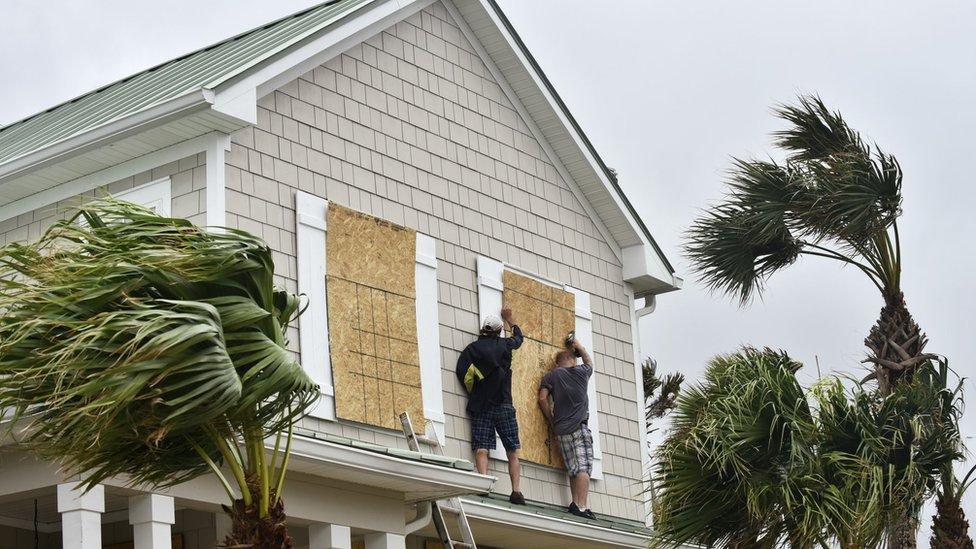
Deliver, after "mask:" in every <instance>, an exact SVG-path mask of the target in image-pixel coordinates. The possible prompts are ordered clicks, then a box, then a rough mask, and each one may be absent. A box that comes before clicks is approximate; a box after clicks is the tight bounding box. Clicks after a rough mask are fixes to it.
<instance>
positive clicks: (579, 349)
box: [572, 339, 593, 366]
mask: <svg viewBox="0 0 976 549" xmlns="http://www.w3.org/2000/svg"><path fill="white" fill-rule="evenodd" d="M572 347H573V350H574V351H576V355H577V356H579V357H580V358H582V359H583V364H589V365H591V366H592V365H593V362H592V359H591V358H590V353H588V352H586V347H584V346H583V344H582V343H580V340H578V339H573V345H572Z"/></svg>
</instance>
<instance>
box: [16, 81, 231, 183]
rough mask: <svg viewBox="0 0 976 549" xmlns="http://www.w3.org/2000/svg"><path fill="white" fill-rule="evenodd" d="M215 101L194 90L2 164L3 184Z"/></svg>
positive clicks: (210, 94)
mask: <svg viewBox="0 0 976 549" xmlns="http://www.w3.org/2000/svg"><path fill="white" fill-rule="evenodd" d="M213 99H214V94H213V93H212V92H210V91H208V90H203V89H197V90H193V91H191V92H188V93H186V94H184V95H181V96H179V97H176V98H174V99H170V100H169V101H166V102H164V103H160V104H158V105H154V106H152V107H149V108H148V109H145V110H142V111H139V112H137V113H134V114H131V115H129V116H125V117H123V118H119V119H117V120H114V121H112V122H109V123H107V124H104V125H102V126H98V127H97V128H94V129H91V130H88V131H86V132H84V133H81V134H78V135H74V136H71V137H68V138H66V139H62V140H61V141H58V142H56V143H53V144H51V145H48V146H46V147H44V148H41V149H37V150H34V151H31V152H30V153H27V154H25V155H22V156H19V157H17V158H14V159H11V160H9V161H7V162H5V163H3V164H0V184H3V182H4V181H9V180H11V179H14V178H16V177H18V176H20V175H23V174H25V173H26V172H28V171H33V170H37V169H39V168H43V167H44V166H48V165H50V164H53V163H56V162H60V161H61V160H64V159H65V158H68V157H70V156H75V155H78V154H81V153H83V152H85V151H88V150H91V149H94V148H96V147H100V146H102V145H105V144H107V143H109V142H113V141H118V140H120V139H122V138H124V137H127V136H129V135H132V134H135V133H138V132H141V131H145V130H146V129H148V128H150V127H153V126H158V125H160V124H163V123H165V122H168V121H170V120H173V119H176V118H181V117H184V116H186V115H188V114H191V113H193V112H196V111H199V110H202V109H205V108H207V107H209V106H210V104H211V103H212V102H213Z"/></svg>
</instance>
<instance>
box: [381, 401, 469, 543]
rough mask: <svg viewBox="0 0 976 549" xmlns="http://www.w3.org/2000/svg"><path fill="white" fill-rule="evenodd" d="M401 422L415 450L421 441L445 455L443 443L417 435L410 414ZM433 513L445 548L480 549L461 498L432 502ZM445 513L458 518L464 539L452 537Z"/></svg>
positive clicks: (403, 414)
mask: <svg viewBox="0 0 976 549" xmlns="http://www.w3.org/2000/svg"><path fill="white" fill-rule="evenodd" d="M400 423H401V424H402V425H403V434H404V435H405V436H406V437H407V446H408V447H409V448H410V449H411V450H413V451H414V452H419V451H420V443H421V442H423V443H425V444H430V445H431V446H432V448H433V452H432V453H433V454H435V455H438V456H442V455H444V453H443V451H442V450H441V445H440V443H438V442H437V441H436V440H433V439H430V438H428V437H426V436H420V435H417V433H416V432H415V431H414V430H413V423H412V422H411V421H410V414H408V413H407V412H403V413H402V414H400ZM430 506H431V513H432V515H433V519H434V526H435V527H436V528H437V535H438V536H439V537H440V539H441V543H442V544H444V549H478V546H477V545H476V544H475V542H474V534H473V533H472V532H471V525H470V524H468V517H467V515H465V514H464V507H463V506H462V505H461V498H459V497H457V496H455V497H453V498H448V499H444V500H440V501H432V502H430ZM445 515H451V516H453V517H455V518H456V519H457V523H458V529H459V530H460V531H461V538H462V539H463V540H464V541H456V540H453V539H451V531H450V529H449V528H448V527H447V522H446V521H445V520H444V516H445Z"/></svg>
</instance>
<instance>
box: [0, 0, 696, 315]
mask: <svg viewBox="0 0 976 549" xmlns="http://www.w3.org/2000/svg"><path fill="white" fill-rule="evenodd" d="M432 1H433V0H332V1H329V2H325V3H323V4H319V5H316V6H313V7H311V8H309V9H306V10H304V11H301V12H298V13H295V14H293V15H289V16H287V17H283V18H281V19H278V20H276V21H273V22H271V23H268V24H266V25H263V26H261V27H259V28H256V29H253V30H250V31H248V32H245V33H242V34H239V35H237V36H234V37H232V38H229V39H227V40H223V41H221V42H218V43H216V44H213V45H211V46H209V47H206V48H203V49H200V50H197V51H195V52H192V53H189V54H186V55H183V56H181V57H179V58H177V59H174V60H172V61H168V62H166V63H162V64H160V65H157V66H155V67H152V68H150V69H147V70H145V71H142V72H140V73H137V74H135V75H133V76H130V77H128V78H125V79H122V80H119V81H117V82H114V83H112V84H108V85H106V86H103V87H102V88H99V89H98V90H95V91H93V92H90V93H87V94H84V95H82V96H79V97H77V98H75V99H73V100H71V101H68V102H65V103H62V104H60V105H57V106H55V107H52V108H50V109H48V110H46V111H44V112H42V113H38V114H35V115H33V116H30V117H28V118H25V119H23V120H20V121H18V122H14V123H12V124H9V125H7V126H4V127H0V195H3V196H0V202H2V200H3V199H7V200H8V201H9V200H14V199H17V198H20V197H23V196H26V195H29V194H31V193H36V192H39V191H41V190H44V189H45V188H50V187H51V186H53V185H59V184H61V182H64V181H70V180H71V179H72V178H77V177H80V176H81V175H83V174H84V173H91V172H93V171H95V170H97V169H101V168H104V167H105V166H106V165H110V162H113V161H114V162H118V161H120V160H119V159H117V158H116V157H117V156H119V154H121V153H126V154H128V157H127V158H132V157H136V156H139V155H140V154H146V152H148V149H147V147H149V146H161V145H159V144H158V143H161V142H165V143H167V144H172V143H174V142H176V140H179V139H189V138H192V137H194V136H196V135H201V134H203V133H206V132H208V131H218V132H229V131H233V130H234V129H236V128H238V127H241V125H244V124H247V123H254V121H255V120H256V118H255V116H256V114H254V109H255V108H256V107H255V101H254V98H255V97H256V96H258V97H259V96H260V95H261V93H259V92H265V93H266V92H267V91H270V89H269V88H268V86H269V85H270V84H271V83H273V82H277V83H279V84H280V83H284V82H286V81H288V80H290V79H291V78H293V77H294V76H297V75H298V74H301V73H302V72H305V71H307V70H310V68H311V67H309V66H307V62H308V61H309V60H310V58H312V57H314V55H313V53H312V52H311V51H310V49H314V46H316V45H317V44H318V43H319V42H324V41H326V40H325V39H326V38H329V37H330V36H331V35H332V34H333V30H335V31H336V32H335V34H336V35H339V34H342V38H339V37H336V38H335V43H341V42H342V40H346V39H351V38H352V37H353V36H354V35H353V34H348V35H347V34H343V33H344V32H345V29H342V31H341V32H340V30H339V29H341V28H342V27H343V26H344V25H346V24H347V21H354V20H360V19H362V20H368V22H364V23H363V25H364V27H365V28H367V29H368V28H370V25H376V24H380V23H381V22H387V23H388V22H389V21H390V20H391V18H394V17H397V16H398V14H401V13H405V12H408V11H410V10H416V9H419V8H420V7H423V6H426V5H428V4H430V3H432ZM443 1H444V3H445V6H447V7H448V8H449V11H451V12H452V14H454V15H455V18H457V19H459V22H461V21H464V23H465V24H466V26H467V28H468V31H467V32H468V33H470V34H471V35H472V36H471V37H470V38H471V40H472V43H476V46H477V47H479V48H482V49H481V51H482V55H483V56H484V57H486V58H487V59H486V61H488V60H490V61H491V62H492V63H493V64H494V66H495V67H496V70H498V71H499V72H500V73H501V75H500V76H501V79H502V80H504V81H505V82H507V83H509V84H511V86H510V89H511V90H512V93H514V95H516V96H517V99H518V101H519V102H520V103H521V104H522V105H524V108H525V110H526V111H527V113H526V115H527V117H528V118H529V119H531V120H533V121H534V123H535V125H536V126H537V127H538V131H539V133H541V134H542V135H543V137H544V141H545V142H547V143H549V144H551V146H552V150H553V154H554V156H555V157H556V158H557V159H558V160H559V162H557V163H558V164H560V165H561V166H564V169H565V171H566V172H567V173H566V175H567V176H568V177H569V178H570V179H572V180H573V181H575V182H576V183H577V185H578V187H579V189H580V191H581V192H582V195H583V200H582V201H583V204H584V208H586V209H587V212H588V213H589V214H590V215H591V217H593V218H594V220H598V221H599V223H598V226H599V227H600V228H601V232H603V233H604V235H605V236H606V237H607V238H608V240H610V241H612V242H614V243H615V244H616V245H617V246H618V250H617V251H615V253H617V254H618V257H619V258H621V260H622V262H623V264H624V279H625V280H627V281H628V282H631V283H632V284H633V286H634V289H635V293H636V294H637V295H638V296H641V295H647V294H656V293H662V292H666V291H671V290H675V289H678V288H680V286H681V279H680V278H678V277H677V276H675V274H674V273H675V271H674V267H673V266H672V265H671V263H670V262H669V261H668V259H667V258H666V257H665V255H664V253H663V251H662V250H661V248H660V246H658V244H657V242H656V241H655V240H654V238H653V236H652V235H651V233H650V231H649V230H648V229H647V226H646V225H645V224H644V222H643V220H642V219H641V218H640V216H639V215H638V214H637V211H636V209H635V208H634V206H633V205H632V203H631V202H630V201H629V200H628V199H627V196H626V195H625V194H624V192H623V190H622V189H621V187H620V184H619V182H618V181H617V178H616V175H615V174H614V173H613V172H612V171H611V170H610V169H609V168H608V167H607V165H606V163H605V162H604V161H603V159H602V158H601V157H600V156H599V154H598V153H597V152H596V149H595V148H594V147H593V145H592V143H591V142H590V140H589V139H588V138H587V137H586V135H585V134H584V133H583V131H582V128H581V127H580V125H579V123H578V122H577V121H576V119H575V118H574V117H573V116H572V114H571V113H570V111H569V109H568V108H567V106H566V104H565V103H564V102H563V100H562V98H560V97H559V95H558V94H557V93H556V91H555V88H554V87H553V85H552V83H551V82H550V81H549V80H548V78H546V76H545V74H544V73H543V72H542V69H541V68H540V67H539V64H538V62H537V61H536V60H535V58H534V57H533V56H532V55H531V53H529V51H528V49H527V48H526V46H525V44H524V42H523V41H522V39H521V38H520V37H519V36H518V34H517V33H516V32H515V29H514V28H513V26H512V24H511V22H510V21H509V20H508V18H507V17H505V15H504V13H503V12H502V11H501V9H500V8H499V6H498V4H497V3H496V2H495V0H443ZM360 15H362V17H359V16H360ZM350 32H351V31H350ZM335 43H334V44H333V45H335ZM293 57H294V58H296V59H297V61H296V62H295V63H294V64H292V65H291V66H289V67H287V70H285V67H286V66H287V65H288V64H289V63H291V59H292V58H293ZM299 68H302V69H303V70H302V71H301V72H298V73H295V72H294V71H295V70H296V69H299ZM265 73H268V74H273V76H267V75H266V74H265ZM289 75H291V76H289ZM285 76H289V78H287V79H285V80H282V78H284V77H285ZM252 82H257V84H253V85H252ZM272 89H273V88H272ZM242 90H250V93H249V94H248V95H242ZM222 98H225V99H222ZM242 98H243V99H242ZM235 102H236V103H235ZM237 109H242V110H237ZM192 113H197V115H198V119H196V120H189V119H185V117H187V116H189V115H190V114H192ZM173 119H181V120H184V119H185V120H186V121H185V122H183V123H182V125H181V126H180V127H177V128H175V131H167V132H164V133H165V135H164V136H163V139H160V138H159V136H158V135H153V136H151V137H152V139H148V138H147V139H144V140H142V141H141V142H138V143H136V145H135V146H134V147H128V148H126V147H117V148H115V149H113V150H112V151H110V153H111V154H107V153H105V152H104V151H105V147H104V146H105V145H111V144H113V143H115V142H116V141H117V140H119V139H122V138H123V136H129V135H132V134H133V133H134V132H145V131H147V128H156V129H159V130H160V131H162V130H163V129H164V128H157V127H159V126H162V125H163V124H164V123H169V122H170V121H172V120H173ZM142 135H147V134H145V133H144V134H142ZM147 137H148V135H147ZM167 140H168V141H167ZM147 142H149V145H147ZM154 143H155V145H154ZM94 147H101V149H100V150H99V153H100V156H98V157H97V158H94V160H95V162H94V163H92V162H89V163H87V164H85V163H83V162H82V160H86V161H87V160H90V159H88V158H85V159H82V158H80V155H81V154H82V153H83V152H86V151H87V150H90V149H92V148H94ZM92 156H95V153H92ZM65 159H67V160H66V161H65V162H63V163H62V164H61V166H63V169H57V170H55V169H53V168H50V167H49V166H50V165H51V164H57V163H59V162H62V161H64V160H65ZM72 162H74V163H73V164H70V165H69V163H72ZM18 178H19V180H18ZM11 180H16V181H15V183H16V185H15V186H14V187H11V190H10V191H9V193H10V195H9V197H8V195H6V194H3V192H2V191H3V189H2V187H3V186H4V185H7V183H5V182H8V181H11ZM8 186H9V185H8ZM0 206H2V204H0Z"/></svg>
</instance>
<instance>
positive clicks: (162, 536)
mask: <svg viewBox="0 0 976 549" xmlns="http://www.w3.org/2000/svg"><path fill="white" fill-rule="evenodd" d="M175 522H176V509H175V508H174V505H173V498H172V497H170V496H164V495H161V494H145V495H141V496H132V497H130V498H129V524H131V525H132V540H133V544H132V545H133V547H134V549H172V546H173V545H172V544H173V538H172V533H171V527H172V525H173V524H174V523H175Z"/></svg>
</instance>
